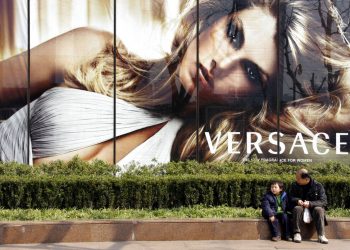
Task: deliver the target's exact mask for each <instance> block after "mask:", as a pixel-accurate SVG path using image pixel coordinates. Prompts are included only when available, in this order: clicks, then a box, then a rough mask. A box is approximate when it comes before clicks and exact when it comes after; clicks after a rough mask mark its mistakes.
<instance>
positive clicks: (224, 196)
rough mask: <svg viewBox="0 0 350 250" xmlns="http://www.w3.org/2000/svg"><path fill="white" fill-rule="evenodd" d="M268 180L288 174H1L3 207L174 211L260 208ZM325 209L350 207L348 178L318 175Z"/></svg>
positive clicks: (287, 178) (289, 179)
mask: <svg viewBox="0 0 350 250" xmlns="http://www.w3.org/2000/svg"><path fill="white" fill-rule="evenodd" d="M272 179H281V180H283V181H284V182H285V183H286V184H287V187H288V186H289V185H290V183H291V182H292V181H293V179H294V177H293V176H290V175H284V176H277V175H270V176H266V175H264V176H261V175H243V174H235V175H183V176H152V177H147V176H127V175H126V176H123V177H119V178H116V177H111V176H76V175H75V176H53V177H50V176H26V177H19V176H1V177H0V206H1V207H3V208H94V209H97V208H138V209H139V208H149V209H156V208H174V207H181V206H193V205H197V204H201V205H203V206H218V205H227V206H232V207H255V208H256V207H259V205H260V199H261V197H262V195H263V193H264V192H265V191H266V188H267V186H268V183H269V181H270V180H272ZM317 180H318V181H320V182H321V183H323V184H324V187H325V189H326V192H327V196H328V200H329V208H350V196H349V192H350V180H349V178H348V177H340V176H338V177H335V176H322V177H321V176H320V177H319V178H317Z"/></svg>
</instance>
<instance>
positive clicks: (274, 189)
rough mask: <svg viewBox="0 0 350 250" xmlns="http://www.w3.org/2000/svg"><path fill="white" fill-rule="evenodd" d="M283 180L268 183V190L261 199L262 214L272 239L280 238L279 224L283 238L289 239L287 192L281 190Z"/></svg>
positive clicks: (278, 239) (277, 239)
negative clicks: (283, 234) (283, 233)
mask: <svg viewBox="0 0 350 250" xmlns="http://www.w3.org/2000/svg"><path fill="white" fill-rule="evenodd" d="M283 186H284V185H283V182H281V181H272V182H271V183H270V190H269V191H267V193H266V194H265V195H264V197H263V199H262V204H261V207H262V216H263V217H264V218H265V219H267V222H268V224H269V227H270V231H271V234H272V238H271V240H272V241H280V240H281V230H280V224H282V226H283V229H284V232H285V239H286V240H288V241H290V240H292V238H291V237H290V230H289V221H288V216H287V204H288V197H287V193H286V192H284V191H283V188H284V187H283Z"/></svg>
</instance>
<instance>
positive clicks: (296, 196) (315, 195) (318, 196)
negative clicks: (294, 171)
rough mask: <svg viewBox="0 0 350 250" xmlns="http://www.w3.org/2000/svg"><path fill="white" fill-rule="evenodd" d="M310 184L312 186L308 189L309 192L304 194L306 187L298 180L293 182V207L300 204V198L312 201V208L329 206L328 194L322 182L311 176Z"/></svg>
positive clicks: (291, 194)
mask: <svg viewBox="0 0 350 250" xmlns="http://www.w3.org/2000/svg"><path fill="white" fill-rule="evenodd" d="M308 185H310V186H309V188H308V189H307V192H306V193H305V194H304V192H305V187H303V186H301V185H299V184H298V183H296V182H294V183H293V184H292V187H291V189H290V193H289V196H290V202H291V205H292V208H293V207H295V206H296V205H297V204H298V200H303V201H304V200H307V201H310V209H311V210H312V209H313V208H314V207H323V208H325V207H326V206H327V196H326V192H325V191H324V188H323V186H322V184H321V183H319V182H317V181H315V180H313V179H311V178H310V183H309V184H308Z"/></svg>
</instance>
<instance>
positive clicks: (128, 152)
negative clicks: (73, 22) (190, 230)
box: [0, 0, 350, 164]
mask: <svg viewBox="0 0 350 250" xmlns="http://www.w3.org/2000/svg"><path fill="white" fill-rule="evenodd" d="M311 2H313V1H297V0H295V1H262V0H260V1H258V0H245V1H235V0H234V1H227V0H201V1H199V6H198V9H199V13H198V15H199V20H198V21H199V22H198V24H199V27H198V28H199V33H200V34H199V37H198V42H199V48H198V52H199V57H198V58H197V48H196V44H197V40H196V34H197V32H196V24H197V6H196V1H188V2H187V4H186V6H185V8H184V10H183V12H182V13H181V15H180V17H179V24H178V27H177V30H176V31H175V32H176V35H175V39H174V41H173V47H172V52H171V54H169V55H168V56H166V57H165V58H163V59H160V60H146V59H143V58H140V57H139V56H137V55H134V54H132V53H130V52H129V51H128V50H127V48H126V47H125V46H124V45H123V43H122V41H120V40H119V39H117V48H116V51H115V54H116V64H117V67H116V97H117V98H116V150H117V154H116V159H117V162H118V164H128V163H130V162H131V161H137V162H140V163H141V164H147V163H150V162H152V160H153V159H155V160H157V161H159V162H167V161H170V160H186V159H196V158H197V159H199V160H200V161H218V160H232V161H245V160H247V159H249V157H250V156H251V155H252V154H257V155H258V157H261V156H264V155H266V156H271V155H272V156H276V155H277V154H278V153H279V154H280V155H284V154H289V155H294V154H298V152H299V153H300V152H301V153H304V154H305V151H310V150H313V151H314V155H313V156H312V157H314V158H317V157H319V155H324V154H330V155H331V154H333V155H335V156H340V157H343V156H345V154H346V155H347V154H348V152H347V149H344V146H345V147H346V136H347V131H348V126H349V122H350V121H349V101H348V96H349V72H348V67H349V58H348V52H349V51H348V50H349V48H348V43H347V41H346V40H345V39H346V37H345V35H344V34H343V30H342V25H341V22H342V19H341V16H340V15H336V13H333V14H334V15H333V16H332V20H333V21H334V23H335V24H336V25H337V28H338V32H336V33H338V36H339V37H340V38H344V41H343V40H341V39H340V38H339V39H335V40H330V39H329V38H328V37H326V36H324V34H323V33H322V32H321V31H319V30H318V29H317V28H316V27H318V26H319V25H320V22H319V21H317V20H315V18H314V16H313V15H311V14H310V13H311V11H312V10H315V6H314V5H313V4H312V3H311ZM315 2H317V1H315ZM326 8H327V10H330V9H332V10H333V11H335V10H337V9H336V8H335V6H334V5H332V4H331V2H329V4H328V5H326ZM316 10H317V9H316ZM314 12H315V11H314ZM316 14H317V12H316ZM282 16H283V18H281V17H282ZM341 35H343V37H341ZM72 38H73V39H74V41H75V42H76V43H77V44H78V45H79V46H77V48H76V50H74V54H73V55H72V56H71V57H59V56H58V57H57V56H56V54H60V53H63V54H64V51H65V48H66V46H67V43H69V41H71V39H72ZM80 41H81V42H80ZM140 42H142V38H140ZM283 48H284V49H286V48H288V50H287V54H286V58H288V60H287V59H284V61H286V62H285V63H284V65H286V67H289V70H290V68H291V67H292V66H291V65H290V64H293V65H298V62H299V60H300V58H302V57H308V56H309V57H311V58H312V59H314V60H318V61H319V62H322V63H325V64H327V66H329V67H333V68H336V69H337V71H336V72H337V74H336V77H334V78H336V79H335V80H334V82H333V86H332V89H331V91H330V92H327V93H320V92H317V91H314V89H312V88H304V90H305V93H302V96H301V98H298V99H296V100H294V101H290V102H283V100H282V99H281V98H280V99H279V98H278V96H279V95H281V93H280V92H278V90H279V89H281V88H282V86H279V83H280V80H281V74H283V70H284V69H283V68H282V69H281V59H283V58H284V57H283ZM329 51H331V53H328V52H329ZM113 54H114V48H113V37H112V35H111V34H109V33H106V32H102V31H96V30H92V29H89V28H80V29H76V30H72V31H70V32H68V33H65V34H63V35H61V36H59V37H57V38H54V39H52V40H50V41H48V42H45V43H43V44H41V45H39V46H38V47H36V48H34V49H32V51H31V72H30V73H31V93H32V95H33V96H38V98H37V99H36V100H35V101H33V102H32V103H31V104H30V105H31V106H30V137H29V139H30V140H29V141H27V134H26V131H27V127H28V124H27V107H24V108H23V109H21V110H19V111H18V112H17V113H16V114H14V115H13V116H12V117H10V118H9V119H8V120H6V121H5V122H3V123H1V124H0V128H1V130H0V145H1V148H0V160H1V161H5V162H7V161H18V162H26V159H27V157H28V154H29V158H30V159H31V160H30V163H31V164H32V163H34V164H35V163H42V162H47V161H51V160H56V159H62V160H68V159H70V158H72V157H73V156H74V155H79V156H80V157H81V158H82V159H84V160H92V159H96V158H99V159H102V160H105V161H107V162H113V150H114V148H113V147H114V142H113V136H114V133H113V127H114V126H113V122H114V121H113V114H114V113H113V112H114V111H113V105H114V100H113V95H114V58H113ZM40 55H46V57H42V56H40ZM51 56H52V57H51ZM20 58H21V57H20V56H17V57H13V58H10V59H8V60H5V61H2V62H0V70H1V71H2V72H14V74H6V75H5V76H4V77H3V76H2V77H1V79H0V81H2V82H1V85H0V97H1V100H0V101H1V103H6V102H11V101H17V99H18V97H19V95H17V96H16V94H18V93H21V92H17V93H15V92H12V91H13V90H10V89H9V88H4V87H2V86H10V85H11V84H13V85H14V86H16V84H17V85H22V86H23V82H25V81H26V79H25V78H23V79H16V76H20V75H21V74H22V75H25V74H23V72H22V73H21V74H17V73H18V71H19V70H21V69H22V68H23V67H22V68H21V67H20V64H19V63H18V61H20ZM22 58H23V55H22ZM197 59H199V61H198V64H197ZM282 64H283V63H282ZM72 65H74V66H72ZM197 65H198V67H199V69H198V72H199V75H198V78H199V86H198V89H197V85H196V77H197ZM294 69H296V70H294ZM298 70H299V71H298ZM300 71H301V70H300V67H296V68H293V70H292V72H288V74H289V76H290V77H291V78H292V79H293V81H294V83H295V84H296V85H297V84H298V83H300V82H306V79H304V80H300V79H297V77H299V78H300V77H301V73H300ZM58 72H64V82H63V83H62V84H59V86H57V84H56V85H55V81H54V79H52V77H53V76H55V75H57V73H58ZM299 73H300V74H299ZM293 74H294V75H293ZM293 77H294V78H295V79H294V78H293ZM21 81H23V82H22V83H19V82H21ZM297 87H299V85H297ZM197 93H198V95H197ZM325 97H326V98H328V99H327V100H331V101H328V102H327V103H326V104H325V103H324V98H325ZM278 100H280V101H279V102H278ZM197 105H198V106H197ZM278 106H279V107H278ZM196 107H199V112H198V113H196ZM278 112H279V113H280V115H279V116H278ZM196 121H198V123H199V124H198V125H199V129H198V131H197V126H196V125H197V124H196ZM275 131H280V133H281V134H280V135H279V136H280V143H277V142H276V135H277V134H276V133H275ZM197 132H198V138H197ZM344 138H345V139H344ZM344 140H345V142H344ZM197 142H198V145H197ZM28 144H29V146H30V148H31V151H30V152H27V151H26V145H28ZM278 145H279V148H278ZM197 146H198V147H199V151H198V153H199V155H197ZM277 149H278V150H277ZM277 151H279V152H277Z"/></svg>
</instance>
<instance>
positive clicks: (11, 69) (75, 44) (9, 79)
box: [0, 28, 113, 106]
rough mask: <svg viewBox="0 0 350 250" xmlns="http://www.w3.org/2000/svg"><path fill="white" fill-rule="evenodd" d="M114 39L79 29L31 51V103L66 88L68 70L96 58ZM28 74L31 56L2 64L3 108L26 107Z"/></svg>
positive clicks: (0, 90)
mask: <svg viewBox="0 0 350 250" xmlns="http://www.w3.org/2000/svg"><path fill="white" fill-rule="evenodd" d="M112 38H113V36H112V34H110V33H108V32H104V31H100V30H94V29H91V28H78V29H74V30H71V31H69V32H67V33H64V34H62V35H60V36H57V37H55V38H53V39H51V40H49V41H46V42H44V43H42V44H40V45H39V46H37V47H35V48H33V49H31V50H30V94H31V99H35V98H36V97H38V96H39V95H40V94H42V93H43V92H44V91H46V90H47V89H49V88H52V87H55V86H61V85H64V80H63V75H64V72H65V70H66V69H67V68H68V67H71V66H73V65H76V64H79V63H80V62H81V61H83V60H88V59H89V58H92V57H94V56H95V55H96V54H97V53H98V52H100V51H101V50H102V49H103V48H104V46H105V44H106V43H107V42H108V41H109V40H111V39H112ZM27 70H28V53H27V52H23V53H21V54H19V55H17V56H14V57H11V58H9V59H7V60H4V61H1V62H0V76H1V77H0V106H8V105H11V104H13V103H16V105H18V104H25V102H26V95H27V89H28V77H27V76H28V71H27ZM69 87H74V86H69Z"/></svg>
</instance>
